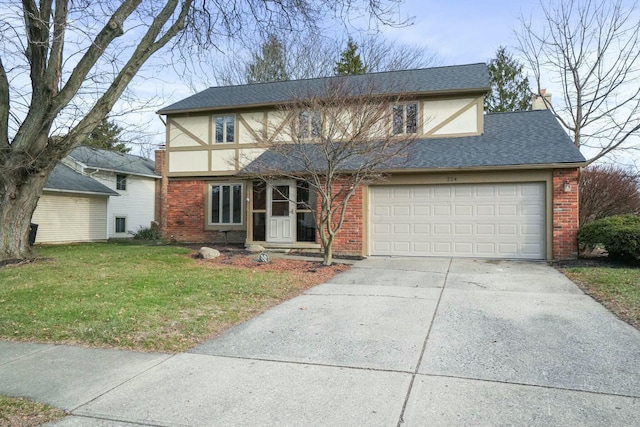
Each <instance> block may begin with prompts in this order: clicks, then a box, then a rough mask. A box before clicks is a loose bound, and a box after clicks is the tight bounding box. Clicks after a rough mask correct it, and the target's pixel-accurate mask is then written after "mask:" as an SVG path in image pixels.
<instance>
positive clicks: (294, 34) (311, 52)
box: [207, 31, 439, 86]
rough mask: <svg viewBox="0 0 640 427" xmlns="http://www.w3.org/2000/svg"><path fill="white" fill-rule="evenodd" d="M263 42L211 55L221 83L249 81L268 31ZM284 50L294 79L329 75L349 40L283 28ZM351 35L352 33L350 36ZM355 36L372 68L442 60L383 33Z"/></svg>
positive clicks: (212, 67) (215, 75) (423, 65)
mask: <svg viewBox="0 0 640 427" xmlns="http://www.w3.org/2000/svg"><path fill="white" fill-rule="evenodd" d="M266 37H267V38H266V39H265V40H263V41H262V43H261V44H256V43H252V44H251V45H246V46H245V45H242V44H238V45H237V50H238V52H237V54H236V55H234V57H233V58H229V57H222V58H220V57H219V56H218V55H214V56H212V57H210V58H208V59H207V61H208V63H210V66H209V70H212V71H211V72H213V78H214V79H215V81H216V83H217V84H218V85H224V86H228V85H237V84H245V83H248V81H249V78H248V77H249V76H248V73H247V70H248V69H249V67H250V66H251V64H252V63H253V61H254V58H255V57H256V56H260V55H261V50H262V46H264V45H265V44H266V43H268V41H269V40H268V37H269V36H268V35H266ZM278 37H279V41H280V43H281V45H282V52H283V54H284V65H285V71H286V75H287V76H288V78H289V79H291V80H300V79H310V78H317V77H328V76H332V75H334V74H335V72H334V68H335V65H336V62H337V61H338V60H339V57H340V46H344V45H345V44H346V43H347V42H346V41H345V40H341V39H334V38H331V37H327V36H325V35H323V34H320V33H313V32H311V33H309V32H299V31H290V32H286V31H285V32H281V33H280V34H278ZM347 39H348V37H347ZM353 40H354V41H355V43H356V44H357V46H358V52H359V54H360V56H361V58H362V61H363V63H364V65H365V67H366V69H367V71H368V72H381V71H396V70H408V69H412V68H426V67H429V66H435V65H438V64H439V61H438V59H437V57H436V56H435V54H433V53H431V52H429V50H428V49H426V48H424V47H420V46H413V45H407V44H401V43H397V42H394V41H392V40H388V39H385V38H384V37H383V35H381V34H373V35H372V34H367V33H363V34H359V35H356V36H355V37H354V38H353Z"/></svg>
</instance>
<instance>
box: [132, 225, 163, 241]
mask: <svg viewBox="0 0 640 427" xmlns="http://www.w3.org/2000/svg"><path fill="white" fill-rule="evenodd" d="M133 238H134V239H138V240H158V239H159V238H160V236H159V235H158V232H157V231H156V230H155V229H153V228H151V227H143V226H140V228H138V231H136V233H135V234H134V235H133Z"/></svg>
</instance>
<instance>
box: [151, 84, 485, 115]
mask: <svg viewBox="0 0 640 427" xmlns="http://www.w3.org/2000/svg"><path fill="white" fill-rule="evenodd" d="M490 89H491V88H490V87H489V86H486V87H478V88H464V89H453V90H452V89H446V90H445V89H443V90H432V91H426V92H411V93H409V95H411V96H412V97H416V98H418V97H422V96H438V95H463V94H469V95H479V94H484V93H487V92H488V91H489V90H490ZM398 95H400V96H401V95H407V94H406V93H402V92H398V93H388V94H380V96H398ZM292 101H293V100H291V101H278V102H268V103H257V104H243V105H224V106H217V107H199V108H183V109H177V110H168V109H164V110H158V111H156V114H157V115H159V116H168V115H171V114H188V113H204V112H208V111H223V110H233V109H251V108H264V107H273V106H276V105H284V104H287V103H288V102H292Z"/></svg>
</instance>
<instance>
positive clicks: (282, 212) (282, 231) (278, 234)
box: [267, 181, 296, 243]
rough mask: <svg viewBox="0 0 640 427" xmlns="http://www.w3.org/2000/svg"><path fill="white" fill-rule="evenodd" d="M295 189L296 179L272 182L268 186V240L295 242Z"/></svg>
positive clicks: (273, 241)
mask: <svg viewBox="0 0 640 427" xmlns="http://www.w3.org/2000/svg"><path fill="white" fill-rule="evenodd" d="M295 190H296V186H295V181H277V182H271V183H269V185H268V186H267V242H271V243H293V242H294V240H295V217H294V216H295V211H294V204H293V203H294V200H295V196H296V195H295Z"/></svg>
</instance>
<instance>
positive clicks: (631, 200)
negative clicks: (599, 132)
mask: <svg viewBox="0 0 640 427" xmlns="http://www.w3.org/2000/svg"><path fill="white" fill-rule="evenodd" d="M637 180H638V174H637V173H634V172H633V171H631V170H630V169H622V168H621V167H619V166H613V165H596V166H589V167H588V168H586V169H584V170H583V171H582V173H581V175H580V185H579V190H580V225H586V224H588V223H590V222H592V221H595V220H597V219H601V218H606V217H610V216H613V215H624V214H640V193H638V184H637Z"/></svg>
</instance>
